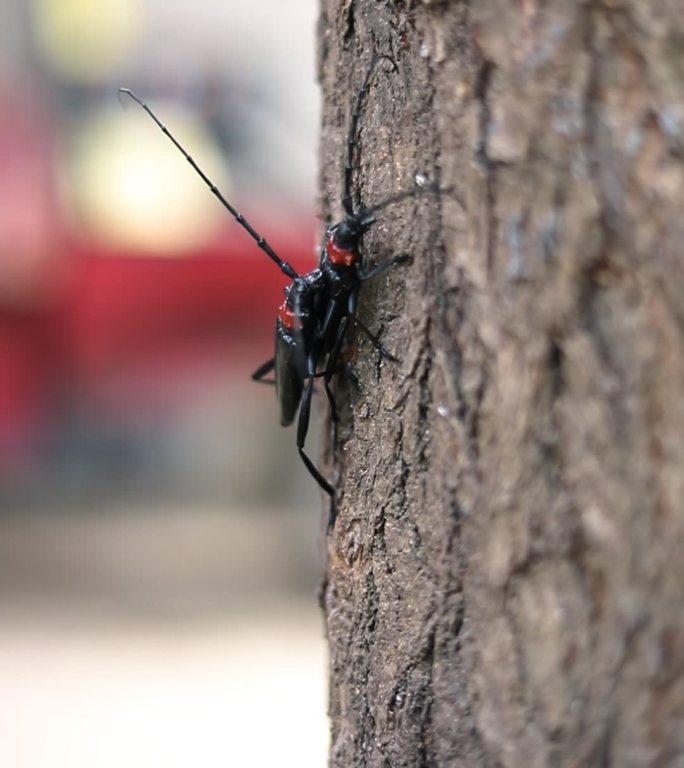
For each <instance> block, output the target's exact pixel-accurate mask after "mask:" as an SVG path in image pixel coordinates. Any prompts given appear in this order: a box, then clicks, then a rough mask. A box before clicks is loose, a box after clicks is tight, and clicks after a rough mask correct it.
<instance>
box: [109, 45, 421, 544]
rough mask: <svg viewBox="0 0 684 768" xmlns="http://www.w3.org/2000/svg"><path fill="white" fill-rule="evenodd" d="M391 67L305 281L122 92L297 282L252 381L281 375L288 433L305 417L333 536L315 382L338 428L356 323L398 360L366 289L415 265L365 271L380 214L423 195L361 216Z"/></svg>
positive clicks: (403, 259)
mask: <svg viewBox="0 0 684 768" xmlns="http://www.w3.org/2000/svg"><path fill="white" fill-rule="evenodd" d="M383 60H384V61H388V62H389V63H390V64H391V66H392V68H393V69H394V70H395V71H397V66H396V63H395V62H394V60H393V59H392V58H391V57H389V56H387V55H384V54H378V55H374V56H373V58H372V59H371V62H370V66H369V67H368V70H367V72H366V76H365V78H364V80H363V84H362V86H361V89H360V90H359V92H358V95H357V97H356V103H355V105H354V108H353V111H352V113H351V126H350V131H349V136H348V138H347V156H346V165H345V168H344V197H343V200H342V206H343V208H344V214H345V217H344V219H343V220H342V221H341V222H339V223H338V224H335V225H334V226H332V227H329V228H328V230H327V231H326V235H325V244H324V246H323V248H322V250H321V254H320V260H319V264H318V267H317V268H316V269H313V270H312V271H311V272H308V273H307V274H305V275H300V274H299V273H297V272H296V271H295V269H294V268H293V267H292V266H291V265H290V264H288V262H286V261H284V260H283V259H281V258H280V257H279V256H278V254H277V253H276V252H275V251H274V250H273V248H271V246H270V245H269V244H268V243H267V242H266V240H265V238H264V237H262V235H260V234H259V233H258V232H257V231H256V230H255V229H254V228H253V227H252V225H251V224H250V223H249V222H248V221H247V220H246V219H245V218H244V216H243V215H242V214H241V213H239V212H238V211H237V210H236V209H235V208H234V207H233V206H232V205H231V204H230V203H229V202H228V200H226V198H225V197H224V196H223V194H222V193H221V191H220V190H219V188H218V187H217V186H216V185H215V184H214V183H213V182H212V181H211V179H210V178H209V177H208V176H207V175H206V174H205V173H204V171H203V170H202V169H201V168H200V167H199V165H197V163H196V162H195V160H194V159H193V158H192V157H191V156H190V155H189V154H188V152H186V150H185V149H184V148H183V147H182V146H181V145H180V144H179V142H178V141H177V140H176V139H175V137H174V136H173V135H172V134H171V133H170V132H169V130H168V129H167V128H166V126H165V125H164V124H163V123H162V122H161V121H160V120H159V118H158V117H157V116H156V115H155V113H154V112H153V111H152V110H151V109H150V108H149V107H148V106H147V104H146V103H145V102H143V101H142V100H141V99H139V98H138V97H137V96H136V95H135V93H133V91H131V90H129V89H128V88H120V89H119V93H120V94H125V95H127V96H129V97H130V98H131V99H133V100H134V101H135V102H137V103H138V104H139V105H140V106H141V107H142V108H143V109H144V110H145V112H147V114H148V115H149V116H150V117H151V118H152V120H154V122H155V123H156V124H157V126H158V127H159V128H160V129H161V130H162V132H163V133H164V134H166V136H167V137H168V138H169V140H170V141H171V142H172V143H173V144H174V145H175V146H176V148H177V149H178V150H179V151H180V152H181V153H182V155H183V156H184V157H185V159H186V160H187V161H188V163H190V165H191V166H192V167H193V169H194V170H195V171H196V172H197V173H198V174H199V176H200V177H201V179H202V180H203V181H204V183H205V184H206V185H207V186H208V187H209V189H210V190H211V192H212V193H213V194H214V195H215V196H216V197H217V198H218V200H219V201H220V202H221V204H222V205H223V206H224V207H225V208H226V209H227V210H228V212H229V213H230V214H231V215H232V216H233V217H234V219H235V220H236V221H237V222H238V224H240V225H241V226H242V227H243V228H244V229H245V230H246V231H247V233H248V234H249V235H250V237H251V238H252V239H253V240H254V241H255V242H256V244H257V246H258V247H259V248H260V249H261V250H262V251H263V252H264V253H265V254H266V256H268V258H269V259H271V261H273V262H274V263H275V264H276V266H277V267H278V268H279V269H280V271H281V272H282V273H283V274H284V275H286V276H287V277H288V278H290V280H291V281H292V282H291V283H290V285H289V286H287V287H286V289H285V300H284V301H283V303H282V304H281V305H280V307H279V309H278V316H277V320H276V333H275V342H276V343H275V355H274V357H273V358H271V359H270V360H268V361H267V362H266V363H264V364H263V365H262V366H261V367H260V368H259V369H258V370H257V371H255V372H254V374H253V375H252V378H253V379H254V380H255V381H265V382H266V383H273V382H272V381H267V380H266V378H265V377H266V376H267V375H268V374H269V373H271V372H272V371H275V385H276V393H277V397H278V401H279V403H280V423H281V424H282V425H283V426H285V427H286V426H289V425H290V424H292V422H293V421H294V419H295V416H296V415H297V409H299V418H298V422H297V450H298V451H299V455H300V456H301V458H302V461H303V462H304V464H305V466H306V468H307V469H308V470H309V472H310V474H311V475H312V477H313V478H314V479H315V480H316V482H317V483H318V485H319V486H320V487H321V488H322V489H323V490H324V491H325V493H327V494H328V496H330V500H331V509H330V516H329V522H328V530H330V529H331V528H332V527H333V525H334V523H335V516H336V506H335V490H334V488H333V486H332V485H331V484H330V483H329V482H328V481H327V480H326V479H325V478H324V477H323V475H322V474H321V473H320V472H319V470H318V469H317V468H316V466H315V465H314V463H313V462H312V461H311V459H310V458H309V456H308V455H307V454H306V452H305V451H304V444H305V441H306V435H307V432H308V429H309V419H310V413H311V398H312V395H313V388H314V381H315V379H317V378H322V379H323V384H324V387H325V392H326V395H327V397H328V401H329V403H330V410H331V418H332V420H333V421H334V422H336V421H337V408H336V405H335V398H334V396H333V393H332V391H331V389H330V381H331V379H332V377H333V376H334V375H335V374H336V373H338V372H339V371H340V370H341V369H342V365H341V362H340V351H341V348H342V345H343V343H344V340H345V338H346V335H347V332H348V330H349V326H350V324H351V323H355V324H356V325H357V326H358V327H359V328H360V329H361V331H363V333H365V334H366V336H368V338H369V339H370V341H371V342H372V344H373V346H374V347H375V348H376V349H377V350H378V352H379V353H380V354H381V355H382V356H383V357H385V358H387V359H391V360H396V358H394V357H393V356H392V355H390V354H389V353H388V352H387V351H386V350H385V349H384V348H383V346H382V344H381V343H380V341H379V340H378V339H377V338H376V337H375V336H374V335H373V333H372V332H371V331H370V330H369V329H368V328H367V327H366V326H365V325H364V324H363V323H362V322H361V320H359V318H358V317H357V316H356V312H357V307H358V301H359V291H360V288H361V285H362V284H363V283H364V282H365V281H366V280H370V279H371V278H373V277H376V276H377V275H379V274H381V273H382V272H384V271H385V270H387V269H389V268H391V267H394V266H396V265H398V264H404V263H407V262H408V261H409V260H410V257H407V256H397V257H395V258H393V259H389V260H387V261H383V262H381V263H379V264H377V265H375V266H373V267H371V268H370V269H364V268H363V257H362V254H361V251H360V241H361V238H362V236H363V234H364V233H365V232H366V230H368V228H369V227H370V226H371V225H372V224H373V223H374V222H375V220H376V219H375V214H376V213H377V212H378V211H380V210H381V209H383V208H386V207H387V206H389V205H392V204H394V203H397V202H400V201H401V200H404V199H406V198H408V197H410V196H412V195H414V194H416V192H418V191H421V190H420V189H419V188H413V189H411V190H408V191H404V192H400V193H398V194H395V195H393V196H391V197H389V198H387V199H385V200H383V201H382V202H380V203H377V204H376V205H374V206H371V207H369V208H361V210H358V211H354V205H353V202H352V173H353V168H354V166H353V161H354V149H355V147H356V144H357V141H358V137H359V117H360V114H361V108H362V104H363V99H364V97H365V96H366V94H367V91H368V86H369V84H370V81H371V77H372V75H373V73H374V71H375V68H376V66H377V64H378V63H379V62H381V61H383ZM423 189H425V188H423Z"/></svg>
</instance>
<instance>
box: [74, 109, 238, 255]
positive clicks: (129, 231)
mask: <svg viewBox="0 0 684 768" xmlns="http://www.w3.org/2000/svg"><path fill="white" fill-rule="evenodd" d="M155 109H157V110H158V112H159V113H160V114H163V115H164V119H165V121H166V123H167V125H169V126H173V128H172V130H173V132H174V133H175V135H176V136H177V137H178V138H179V140H180V141H181V143H183V144H184V145H185V146H186V147H187V148H188V149H189V150H190V149H191V150H192V154H193V156H194V157H195V158H198V160H199V162H200V164H201V165H202V167H203V168H205V169H206V171H207V173H208V174H209V175H210V176H211V177H212V178H213V179H214V180H215V182H216V183H217V184H218V185H219V186H220V187H221V189H222V190H223V191H224V192H228V191H229V180H228V178H227V173H226V170H225V161H224V159H223V157H222V155H221V152H220V150H219V148H218V146H217V144H216V142H215V141H214V140H213V139H212V137H211V135H210V134H209V133H208V132H207V131H206V130H205V129H203V128H202V127H201V125H200V124H199V123H198V122H197V121H196V120H193V119H192V118H190V117H189V116H188V115H185V114H182V113H178V112H176V111H175V110H173V109H171V108H170V107H168V106H166V107H164V106H163V105H158V104H155ZM69 186H70V188H71V190H70V191H71V198H72V200H73V203H74V209H75V212H76V215H77V216H78V225H79V227H81V228H85V229H86V230H89V231H90V232H91V233H93V234H94V235H96V236H97V237H98V238H100V239H104V240H107V241H109V242H110V243H111V244H113V245H115V246H119V247H123V248H126V249H130V250H133V251H143V252H145V253H148V254H149V253H152V254H159V255H182V253H183V252H184V251H186V250H188V249H190V248H192V247H193V246H197V245H199V244H201V243H202V242H206V241H207V240H208V239H209V238H211V237H213V236H214V235H215V234H216V232H217V230H218V228H219V227H220V226H221V225H222V224H223V223H225V220H226V219H225V217H226V215H227V214H226V212H225V211H224V210H223V208H222V207H221V206H220V205H219V204H218V203H217V201H216V200H215V198H214V196H213V195H212V194H211V193H210V191H209V190H208V189H207V187H206V186H205V185H204V184H203V183H202V180H201V179H200V178H199V177H198V176H197V174H196V173H195V172H194V171H193V170H192V168H190V166H189V165H188V163H187V162H186V161H185V160H184V159H183V156H182V155H181V154H180V153H179V152H178V151H177V150H175V149H174V148H173V146H171V144H170V143H169V141H168V139H166V137H165V136H164V135H163V134H162V133H161V132H160V131H159V129H158V128H157V127H156V126H155V125H154V123H152V121H151V120H150V119H149V118H148V117H147V116H146V115H145V113H144V112H143V111H142V110H140V109H139V108H138V107H136V105H135V104H130V106H128V108H127V109H126V110H125V111H124V110H123V109H122V111H121V113H120V114H117V113H112V112H107V113H105V114H102V115H100V116H98V117H97V118H95V119H93V120H92V121H90V122H89V123H88V124H86V125H84V126H83V128H82V133H81V136H80V140H79V141H78V142H77V146H76V150H75V153H74V159H73V164H72V173H71V178H70V180H69Z"/></svg>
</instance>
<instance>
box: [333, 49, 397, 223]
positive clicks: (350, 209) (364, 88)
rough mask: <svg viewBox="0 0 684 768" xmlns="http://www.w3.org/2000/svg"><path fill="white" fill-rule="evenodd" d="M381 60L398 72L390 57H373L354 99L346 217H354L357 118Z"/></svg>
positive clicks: (350, 130)
mask: <svg viewBox="0 0 684 768" xmlns="http://www.w3.org/2000/svg"><path fill="white" fill-rule="evenodd" d="M383 59H386V60H387V61H389V62H390V64H391V65H392V69H394V71H395V72H398V71H399V69H398V68H397V64H396V62H395V61H394V59H393V58H392V57H391V56H388V55H387V54H385V53H382V54H376V55H374V56H373V58H372V59H371V63H370V65H369V67H368V72H366V77H365V78H364V80H363V85H362V86H361V89H360V90H359V93H358V95H357V97H356V105H355V107H354V111H353V112H352V116H351V125H350V128H349V137H348V138H347V164H346V165H345V167H344V198H343V199H342V207H343V208H344V212H345V213H346V214H347V216H353V215H354V205H353V203H352V173H353V170H354V147H355V146H356V143H357V141H358V140H359V116H360V114H361V105H362V103H363V99H364V98H365V96H366V94H367V93H368V85H369V84H370V80H371V77H372V76H373V72H374V71H375V67H376V66H377V65H378V63H379V62H381V61H382V60H383Z"/></svg>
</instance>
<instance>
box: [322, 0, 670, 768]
mask: <svg viewBox="0 0 684 768" xmlns="http://www.w3.org/2000/svg"><path fill="white" fill-rule="evenodd" d="M321 5H322V10H321V21H320V27H319V36H320V40H319V51H320V61H319V68H320V79H321V82H322V88H323V100H324V111H323V136H322V148H321V168H322V171H321V189H322V195H323V198H322V207H323V210H324V211H325V213H326V214H328V215H329V218H330V219H331V220H339V218H340V217H341V197H342V181H341V180H342V176H343V166H344V157H345V147H346V141H347V136H348V133H349V124H350V119H351V104H352V102H353V100H354V99H355V97H356V94H357V92H358V89H359V86H360V83H361V81H362V79H363V77H364V75H365V73H366V70H367V67H368V62H369V61H370V58H371V56H372V54H373V52H376V53H386V54H389V55H391V56H392V57H393V58H394V59H395V61H396V63H397V70H398V71H396V72H394V71H392V69H391V68H390V67H389V66H387V67H379V68H378V69H379V71H378V72H377V73H376V74H375V75H374V77H373V80H372V83H371V86H370V88H369V91H368V94H367V97H366V99H365V101H364V103H363V105H362V110H361V115H360V121H359V124H360V140H359V143H358V147H357V158H356V170H355V172H354V189H355V194H356V195H357V198H356V200H357V204H362V205H367V206H368V205H373V204H374V203H376V202H378V201H381V200H383V199H384V198H386V197H388V196H390V195H391V194H392V193H395V192H397V191H401V190H405V189H410V188H411V187H412V185H414V183H415V181H414V179H415V177H416V174H423V175H424V176H425V177H427V178H428V179H430V180H431V181H434V182H435V183H436V184H438V185H439V187H440V189H441V190H442V191H441V192H440V193H431V192H429V191H427V192H424V193H421V194H417V195H415V196H414V197H412V198H410V199H408V200H406V201H404V202H402V203H398V204H396V205H394V206H390V207H388V208H386V209H384V210H383V211H381V212H379V214H378V221H377V223H376V224H375V225H374V227H373V228H372V229H371V231H370V232H369V233H368V235H367V236H366V237H365V238H364V252H365V254H366V260H367V262H368V263H375V262H376V261H382V260H384V259H386V258H389V257H391V256H393V255H396V254H400V253H408V254H411V255H412V256H413V264H412V265H411V266H404V267H397V268H396V269H394V270H392V271H391V272H390V273H387V274H386V275H383V276H382V277H378V278H377V280H375V281H374V282H373V283H372V284H371V283H370V282H369V283H368V284H367V285H366V286H364V292H363V297H362V301H361V308H360V318H361V319H362V320H363V322H364V323H365V324H366V325H367V326H369V327H370V328H371V329H372V330H373V331H374V332H376V333H378V334H379V335H380V337H381V339H382V343H383V344H384V345H385V346H386V347H387V348H388V349H389V350H391V351H393V352H395V353H396V354H397V355H398V356H399V357H400V358H401V360H400V363H398V364H393V363H391V362H388V361H384V360H382V359H381V358H380V356H379V355H378V353H377V352H376V351H375V350H374V348H373V346H372V345H371V344H370V343H369V341H368V340H367V339H366V338H364V336H363V335H361V334H359V333H358V332H355V333H352V334H351V343H350V344H349V345H348V347H349V355H350V357H349V359H350V362H351V364H352V365H353V366H354V368H355V370H356V373H357V375H358V378H359V381H360V387H361V392H360V393H357V392H356V391H355V390H354V387H352V386H350V385H349V383H347V382H345V381H343V380H340V381H338V383H337V385H336V390H335V392H336V397H337V399H338V404H339V410H340V423H339V425H338V428H337V436H336V438H333V437H332V435H333V431H332V429H331V431H330V434H331V439H330V441H329V444H328V446H327V460H328V462H329V463H328V474H329V476H330V477H331V478H334V479H335V483H336V487H337V488H338V489H339V518H338V521H337V525H336V528H335V530H334V531H333V532H332V534H331V535H330V536H329V537H328V539H327V548H328V571H327V580H326V583H325V585H324V590H323V603H324V609H325V615H326V620H327V631H328V637H329V641H330V677H331V691H330V715H331V718H332V746H331V764H332V765H333V766H339V767H340V768H359V767H360V766H369V767H370V766H378V767H382V768H390V766H391V767H392V768H397V767H398V766H407V767H408V766H411V768H415V766H439V767H440V768H441V767H442V766H444V767H446V766H449V767H451V766H459V767H463V768H465V767H466V766H468V767H470V766H506V767H507V768H509V767H510V768H513V767H514V766H515V767H516V768H517V767H520V768H535V767H536V766H540V767H541V766H578V768H579V767H581V766H620V768H624V767H625V766H683V765H684V678H683V677H682V672H683V671H684V605H683V601H682V596H683V593H684V558H683V557H682V556H681V550H682V545H683V544H684V508H683V500H684V396H683V394H684V344H683V336H684V259H683V258H682V250H683V249H684V210H683V202H684V166H683V157H684V139H683V129H684V13H683V10H682V8H683V7H682V5H681V3H678V2H675V0H670V1H669V2H668V0H652V1H651V2H645V1H642V0H610V2H609V0H604V2H598V1H597V0H593V1H589V0H587V2H583V3H579V2H575V3H573V2H567V0H548V1H547V2H540V0H520V2H503V0H483V1H482V2H479V3H473V4H472V5H471V4H469V3H466V2H459V1H458V0H451V1H449V0H441V1H440V0H432V1H430V0H423V2H420V3H419V2H416V0H405V1H404V2H402V1H401V0H395V2H389V0H385V1H384V2H380V1H379V0H321Z"/></svg>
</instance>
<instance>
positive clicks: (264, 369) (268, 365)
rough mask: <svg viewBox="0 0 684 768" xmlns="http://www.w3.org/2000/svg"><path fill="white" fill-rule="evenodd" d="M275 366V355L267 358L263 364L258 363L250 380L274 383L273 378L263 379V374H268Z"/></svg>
mask: <svg viewBox="0 0 684 768" xmlns="http://www.w3.org/2000/svg"><path fill="white" fill-rule="evenodd" d="M274 368H275V357H272V358H271V359H270V360H267V361H266V362H265V363H264V364H263V365H260V366H259V367H258V368H257V369H256V371H254V373H253V374H252V381H258V382H259V383H260V384H275V379H265V378H264V376H266V375H267V374H269V373H270V372H271V371H272V370H273V369H274Z"/></svg>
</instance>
